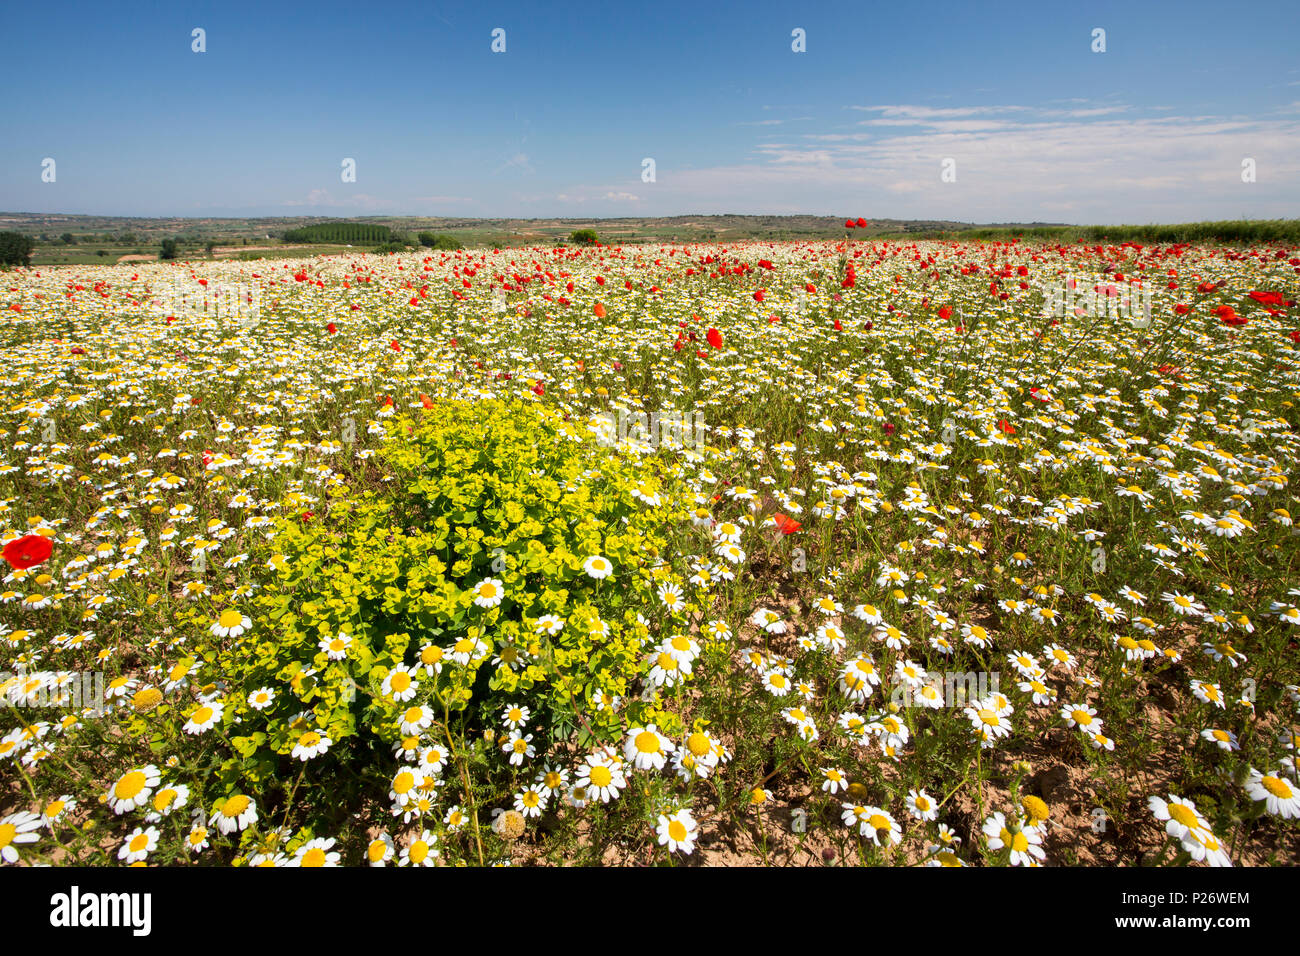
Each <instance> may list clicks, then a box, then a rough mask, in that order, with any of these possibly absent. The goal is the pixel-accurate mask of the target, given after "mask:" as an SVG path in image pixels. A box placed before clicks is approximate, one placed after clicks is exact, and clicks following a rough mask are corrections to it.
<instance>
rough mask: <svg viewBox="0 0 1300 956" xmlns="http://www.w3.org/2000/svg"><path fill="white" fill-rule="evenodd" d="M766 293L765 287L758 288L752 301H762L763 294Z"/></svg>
mask: <svg viewBox="0 0 1300 956" xmlns="http://www.w3.org/2000/svg"><path fill="white" fill-rule="evenodd" d="M766 294H767V291H766V290H765V289H759V290H758V291H757V292H755V293H754V301H755V302H762V301H763V296H765V295H766Z"/></svg>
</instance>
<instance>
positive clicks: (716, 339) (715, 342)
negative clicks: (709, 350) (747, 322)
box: [704, 327, 722, 349]
mask: <svg viewBox="0 0 1300 956" xmlns="http://www.w3.org/2000/svg"><path fill="white" fill-rule="evenodd" d="M704 337H705V338H706V339H708V340H709V345H711V346H713V347H714V348H715V349H720V348H722V333H721V332H719V331H718V330H717V329H715V328H712V327H710V328H709V331H708V332H706V333H705V335H704Z"/></svg>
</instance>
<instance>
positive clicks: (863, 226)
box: [858, 216, 867, 229]
mask: <svg viewBox="0 0 1300 956" xmlns="http://www.w3.org/2000/svg"><path fill="white" fill-rule="evenodd" d="M858 228H859V229H866V228H867V220H866V219H865V218H864V217H862V216H859V217H858Z"/></svg>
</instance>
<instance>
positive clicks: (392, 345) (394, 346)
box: [388, 339, 402, 352]
mask: <svg viewBox="0 0 1300 956" xmlns="http://www.w3.org/2000/svg"><path fill="white" fill-rule="evenodd" d="M388 347H389V348H390V349H392V350H393V351H394V352H400V351H402V347H401V345H399V344H398V342H397V339H393V341H391V342H389V343H388Z"/></svg>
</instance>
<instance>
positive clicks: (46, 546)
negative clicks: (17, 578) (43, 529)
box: [3, 534, 54, 570]
mask: <svg viewBox="0 0 1300 956" xmlns="http://www.w3.org/2000/svg"><path fill="white" fill-rule="evenodd" d="M53 550H54V545H52V544H50V539H49V538H47V537H45V536H44V535H39V534H29V535H25V536H23V537H21V538H17V539H16V540H14V541H10V542H9V543H8V544H6V545H5V547H4V555H3V556H4V559H5V560H6V561H8V562H9V563H10V564H11V565H13V566H14V567H15V568H20V569H24V570H25V569H27V568H30V567H34V566H35V565H38V564H40V563H41V562H42V561H44V560H45V559H46V558H48V557H49V556H50V553H51V552H52V551H53Z"/></svg>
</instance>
